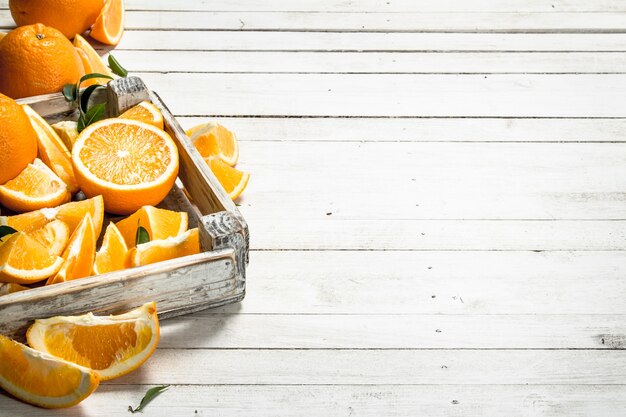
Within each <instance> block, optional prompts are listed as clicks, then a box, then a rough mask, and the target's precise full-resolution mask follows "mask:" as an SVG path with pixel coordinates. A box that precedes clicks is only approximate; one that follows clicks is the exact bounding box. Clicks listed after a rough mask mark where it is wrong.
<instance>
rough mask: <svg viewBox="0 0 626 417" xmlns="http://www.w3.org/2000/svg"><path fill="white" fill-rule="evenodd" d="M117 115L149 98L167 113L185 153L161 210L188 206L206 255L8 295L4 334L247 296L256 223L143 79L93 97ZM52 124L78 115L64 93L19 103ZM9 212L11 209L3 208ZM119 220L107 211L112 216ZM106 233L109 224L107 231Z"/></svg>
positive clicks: (0, 306) (0, 309)
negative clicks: (76, 318)
mask: <svg viewBox="0 0 626 417" xmlns="http://www.w3.org/2000/svg"><path fill="white" fill-rule="evenodd" d="M91 100H92V101H93V102H106V103H107V113H108V116H109V117H115V116H117V115H119V114H120V113H121V112H123V111H125V110H127V109H129V108H130V107H132V106H134V105H136V104H137V103H139V102H141V101H143V100H147V101H151V102H152V103H154V104H155V105H156V106H157V107H158V108H159V109H160V110H161V112H162V113H163V118H164V120H165V129H166V131H167V132H168V133H169V134H170V135H171V136H172V138H173V139H174V141H175V142H176V145H177V146H178V152H179V155H180V171H179V174H178V175H179V181H177V185H175V186H174V188H173V189H172V191H171V192H170V194H169V195H168V197H167V198H166V199H165V200H164V202H163V203H161V205H159V207H165V208H168V209H171V210H179V211H180V210H185V211H187V212H188V214H189V227H198V228H199V231H200V243H201V247H202V252H201V253H200V254H197V255H193V256H187V257H183V258H178V259H173V260H170V261H166V262H160V263H156V264H152V265H147V266H143V267H138V268H131V269H127V270H123V271H116V272H111V273H108V274H103V275H99V276H94V277H89V278H83V279H78V280H75V281H69V282H65V283H61V284H56V285H52V286H43V287H38V288H33V289H29V290H25V291H21V292H17V293H13V294H8V295H4V296H0V333H2V334H5V335H8V336H12V337H15V338H18V339H21V338H22V337H23V335H24V331H25V329H26V328H27V326H28V325H29V324H30V323H31V322H32V320H34V319H38V318H46V317H52V316H57V315H74V314H81V313H86V312H89V311H92V312H95V313H98V314H112V313H117V312H121V311H125V310H129V309H132V308H134V307H137V306H140V305H142V304H144V303H146V302H149V301H153V300H154V301H156V302H157V308H158V311H159V317H160V318H162V319H163V318H167V317H174V316H178V315H182V314H187V313H191V312H194V311H199V310H203V309H206V308H210V307H217V306H221V305H224V304H229V303H234V302H237V301H240V300H242V299H243V298H244V295H245V285H246V266H247V264H248V247H249V235H248V226H247V224H246V222H245V220H244V218H243V216H242V215H241V213H240V212H239V210H238V209H237V207H236V206H235V204H234V203H233V202H232V200H231V199H230V198H229V197H228V195H227V193H226V192H225V191H224V189H223V188H222V187H221V185H220V184H219V182H218V181H217V179H216V178H215V176H214V175H213V173H212V172H211V170H210V169H209V168H208V166H207V165H206V164H205V163H204V161H203V159H202V157H201V156H200V155H199V154H198V152H197V151H196V149H195V148H194V146H193V145H192V144H191V142H190V141H189V139H188V138H187V136H186V135H185V132H184V130H183V129H182V128H181V127H180V125H179V124H178V122H177V121H176V119H175V118H174V117H173V116H172V114H171V113H170V111H169V110H168V108H167V107H166V106H165V104H164V103H163V102H162V101H161V99H160V98H159V96H158V95H157V94H156V93H154V92H151V91H150V90H149V89H148V88H146V86H145V84H144V83H143V82H142V81H141V79H139V78H137V77H129V78H121V79H117V80H115V81H112V82H110V83H109V85H108V86H107V88H106V89H102V90H98V91H96V93H95V94H94V95H93V96H92V99H91ZM18 102H20V103H22V104H28V105H30V106H31V107H32V108H33V109H34V110H35V111H37V112H38V113H39V114H40V115H42V116H43V117H45V118H46V119H48V120H50V121H59V120H68V119H71V118H74V119H75V118H76V111H75V109H73V108H72V107H71V105H70V104H69V103H68V102H66V101H65V99H64V97H63V96H62V95H61V94H50V95H45V96H38V97H32V98H28V99H23V100H18ZM3 214H4V210H3ZM111 220H116V219H115V218H110V217H108V216H107V219H106V221H111ZM103 230H104V228H103Z"/></svg>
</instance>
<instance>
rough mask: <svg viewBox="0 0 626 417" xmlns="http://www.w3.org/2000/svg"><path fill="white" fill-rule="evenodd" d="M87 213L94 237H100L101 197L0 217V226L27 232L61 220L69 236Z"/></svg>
mask: <svg viewBox="0 0 626 417" xmlns="http://www.w3.org/2000/svg"><path fill="white" fill-rule="evenodd" d="M87 213H89V214H90V215H91V218H92V219H93V226H94V231H95V233H96V236H100V232H101V231H102V222H103V220H104V202H103V201H102V196H96V197H94V198H90V199H88V200H83V201H72V202H71V203H66V204H63V205H61V206H59V207H52V208H44V209H41V210H37V211H32V212H30V213H24V214H18V215H15V216H0V226H2V225H6V226H11V227H12V228H14V229H16V230H21V231H26V232H29V231H33V230H35V229H39V228H40V227H43V226H45V225H46V224H47V223H49V222H51V221H53V220H61V221H62V222H63V223H65V224H67V225H68V227H69V228H70V234H72V233H74V230H75V229H76V227H77V226H78V224H79V223H80V222H81V221H82V220H83V218H84V217H85V215H86V214H87Z"/></svg>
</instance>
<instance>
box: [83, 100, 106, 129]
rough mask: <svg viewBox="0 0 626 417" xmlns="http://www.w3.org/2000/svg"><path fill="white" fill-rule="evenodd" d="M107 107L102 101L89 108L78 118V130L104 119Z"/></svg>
mask: <svg viewBox="0 0 626 417" xmlns="http://www.w3.org/2000/svg"><path fill="white" fill-rule="evenodd" d="M105 109H106V106H105V104H104V103H100V104H96V105H95V106H93V107H92V108H90V109H89V110H87V113H85V114H81V115H80V117H79V118H78V131H79V132H82V131H83V130H85V128H86V127H87V126H89V125H90V124H93V123H95V122H97V121H98V120H102V119H103V118H104V110H105Z"/></svg>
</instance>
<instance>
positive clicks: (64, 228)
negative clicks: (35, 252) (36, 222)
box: [28, 220, 70, 256]
mask: <svg viewBox="0 0 626 417" xmlns="http://www.w3.org/2000/svg"><path fill="white" fill-rule="evenodd" d="M28 235H29V236H30V237H32V238H33V239H35V240H36V241H37V242H39V243H41V244H42V245H43V246H45V247H46V248H48V250H49V251H50V254H51V255H53V256H59V255H61V254H62V253H63V251H64V250H65V247H66V246H67V243H68V242H69V240H70V228H69V227H68V225H67V224H65V223H63V222H62V221H61V220H54V221H52V222H50V223H48V224H47V225H45V226H43V227H40V228H39V229H35V230H33V231H32V232H29V233H28Z"/></svg>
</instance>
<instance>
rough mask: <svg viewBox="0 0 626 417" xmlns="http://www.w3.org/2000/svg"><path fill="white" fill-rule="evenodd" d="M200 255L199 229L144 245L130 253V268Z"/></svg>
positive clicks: (138, 246)
mask: <svg viewBox="0 0 626 417" xmlns="http://www.w3.org/2000/svg"><path fill="white" fill-rule="evenodd" d="M196 253H200V239H199V235H198V229H197V228H196V229H191V230H188V231H186V232H185V233H183V234H181V235H178V236H176V237H169V238H167V239H163V240H153V241H150V242H148V243H142V244H141V245H137V246H136V247H135V248H132V249H131V250H130V251H129V252H128V260H127V262H128V264H129V265H130V266H142V265H148V264H153V263H155V262H161V261H167V260H169V259H175V258H180V257H182V256H188V255H194V254H196Z"/></svg>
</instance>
